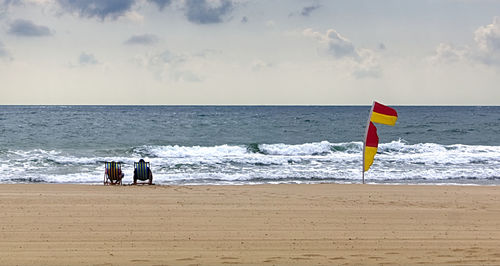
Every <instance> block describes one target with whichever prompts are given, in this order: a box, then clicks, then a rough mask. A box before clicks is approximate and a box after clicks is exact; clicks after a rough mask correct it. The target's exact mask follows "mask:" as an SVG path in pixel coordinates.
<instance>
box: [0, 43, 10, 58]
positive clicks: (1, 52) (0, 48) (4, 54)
mask: <svg viewBox="0 0 500 266" xmlns="http://www.w3.org/2000/svg"><path fill="white" fill-rule="evenodd" d="M0 60H5V61H10V60H12V56H11V55H10V53H9V51H7V48H5V45H4V44H3V43H2V42H1V41H0Z"/></svg>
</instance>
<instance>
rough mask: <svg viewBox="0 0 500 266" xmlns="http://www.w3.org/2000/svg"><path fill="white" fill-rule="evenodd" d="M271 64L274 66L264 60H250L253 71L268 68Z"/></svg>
mask: <svg viewBox="0 0 500 266" xmlns="http://www.w3.org/2000/svg"><path fill="white" fill-rule="evenodd" d="M273 66H274V65H273V63H268V62H264V61H262V60H254V61H253V62H252V70H253V71H260V70H263V69H266V68H270V67H273Z"/></svg>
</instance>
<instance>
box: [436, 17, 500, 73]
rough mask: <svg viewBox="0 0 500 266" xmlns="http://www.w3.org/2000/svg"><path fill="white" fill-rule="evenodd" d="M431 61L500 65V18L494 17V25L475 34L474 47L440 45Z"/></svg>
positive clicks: (481, 28)
mask: <svg viewBox="0 0 500 266" xmlns="http://www.w3.org/2000/svg"><path fill="white" fill-rule="evenodd" d="M429 59H430V61H431V62H433V63H455V62H463V61H469V62H479V63H482V64H486V65H500V17H494V18H493V23H491V24H488V25H486V26H481V27H479V28H478V29H477V30H476V31H475V32H474V46H473V47H455V46H453V45H450V44H445V43H440V44H439V45H438V46H437V47H436V50H435V52H434V55H432V56H431V57H429Z"/></svg>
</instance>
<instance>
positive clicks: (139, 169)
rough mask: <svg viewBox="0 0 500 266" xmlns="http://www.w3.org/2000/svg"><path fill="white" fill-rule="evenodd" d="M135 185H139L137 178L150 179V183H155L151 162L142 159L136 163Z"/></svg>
mask: <svg viewBox="0 0 500 266" xmlns="http://www.w3.org/2000/svg"><path fill="white" fill-rule="evenodd" d="M134 166H135V168H134V185H137V180H143V181H145V180H148V181H149V182H148V184H149V185H152V184H153V172H151V168H150V167H149V163H146V162H145V161H144V160H143V159H140V160H139V162H138V163H134Z"/></svg>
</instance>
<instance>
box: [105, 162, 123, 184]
mask: <svg viewBox="0 0 500 266" xmlns="http://www.w3.org/2000/svg"><path fill="white" fill-rule="evenodd" d="M123 176H124V174H123V172H122V163H117V162H114V161H113V162H105V163H104V185H121V184H122V179H123Z"/></svg>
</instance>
